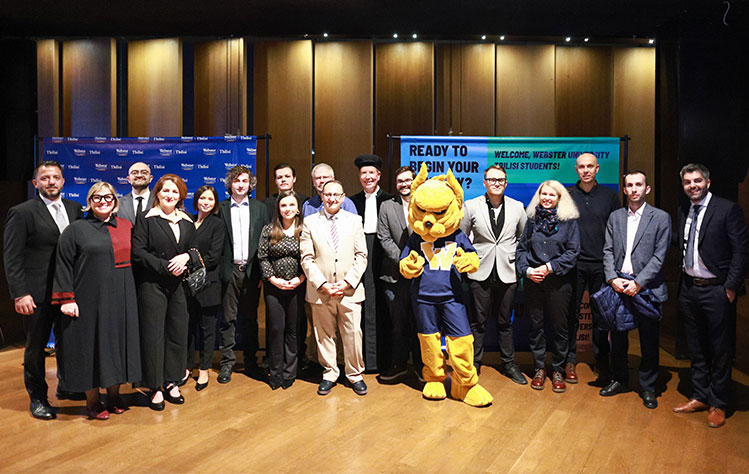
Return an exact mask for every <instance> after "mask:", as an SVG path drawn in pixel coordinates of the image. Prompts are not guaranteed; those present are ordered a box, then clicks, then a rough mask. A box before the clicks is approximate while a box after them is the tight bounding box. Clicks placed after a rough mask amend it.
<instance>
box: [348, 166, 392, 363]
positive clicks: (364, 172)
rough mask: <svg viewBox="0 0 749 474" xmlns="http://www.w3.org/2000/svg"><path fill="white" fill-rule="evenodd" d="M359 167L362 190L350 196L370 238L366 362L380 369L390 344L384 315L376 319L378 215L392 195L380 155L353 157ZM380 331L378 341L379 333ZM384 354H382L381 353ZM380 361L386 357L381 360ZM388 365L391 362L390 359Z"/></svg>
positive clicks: (365, 311) (366, 279)
mask: <svg viewBox="0 0 749 474" xmlns="http://www.w3.org/2000/svg"><path fill="white" fill-rule="evenodd" d="M354 164H355V165H356V167H357V168H359V181H360V182H361V186H362V191H360V192H358V193H357V194H354V195H353V196H351V201H353V203H354V206H356V212H357V213H358V214H359V215H360V216H361V217H362V219H363V220H364V235H365V238H366V239H367V255H368V258H367V270H366V271H365V272H364V293H365V295H366V300H365V301H364V307H363V308H362V309H363V311H362V318H361V321H362V331H363V333H364V350H363V351H364V366H365V370H366V371H367V372H375V371H377V365H378V364H377V354H378V353H379V354H381V355H382V354H384V353H385V350H386V348H387V347H389V344H387V343H386V341H385V339H384V337H383V336H384V335H385V333H386V332H388V331H387V328H384V327H382V326H383V322H384V321H383V320H382V319H381V320H380V321H379V324H378V320H377V301H378V299H380V296H381V295H382V289H381V287H380V282H379V278H378V277H379V273H380V272H379V262H381V261H382V256H383V252H382V246H381V245H380V241H379V240H378V239H377V216H378V215H379V213H380V205H382V203H383V202H384V201H387V200H388V199H392V198H393V195H392V194H390V193H387V192H385V191H383V190H382V189H380V177H381V176H382V173H381V172H380V169H381V168H382V159H381V158H380V157H379V156H377V155H359V156H357V157H356V159H355V160H354ZM378 332H379V334H380V340H379V341H378V338H377V334H378ZM381 357H382V356H381ZM380 362H381V364H383V363H386V362H387V361H380ZM387 365H390V364H389V362H387Z"/></svg>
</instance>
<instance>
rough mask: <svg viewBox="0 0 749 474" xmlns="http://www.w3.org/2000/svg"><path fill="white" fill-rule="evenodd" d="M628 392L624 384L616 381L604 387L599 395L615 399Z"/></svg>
mask: <svg viewBox="0 0 749 474" xmlns="http://www.w3.org/2000/svg"><path fill="white" fill-rule="evenodd" d="M626 390H627V388H626V387H625V386H624V385H623V384H621V383H619V382H616V381H614V382H611V383H610V384H608V385H606V386H605V387H603V388H602V389H601V391H600V392H598V394H599V395H600V396H602V397H613V396H614V395H617V394H619V393H622V392H624V391H626Z"/></svg>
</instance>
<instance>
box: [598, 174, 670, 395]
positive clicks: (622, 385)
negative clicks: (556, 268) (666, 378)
mask: <svg viewBox="0 0 749 474" xmlns="http://www.w3.org/2000/svg"><path fill="white" fill-rule="evenodd" d="M624 194H625V195H626V196H627V206H626V207H625V208H621V209H617V210H616V211H614V212H612V213H611V215H610V216H609V219H608V222H607V224H606V241H605V244H604V246H603V270H604V275H605V277H606V282H607V283H608V284H609V285H611V287H612V288H613V289H614V291H616V292H618V293H622V294H624V295H627V296H635V295H636V294H637V293H639V292H640V291H642V290H643V289H645V290H650V291H651V292H652V293H653V297H654V299H655V300H656V301H657V302H658V303H663V302H665V301H666V298H667V297H668V294H667V292H666V282H665V280H664V278H663V262H665V260H666V252H667V251H668V246H669V245H670V243H671V216H669V215H668V214H667V213H666V212H664V211H662V210H660V209H657V208H655V207H653V206H650V205H648V204H647V203H646V202H645V198H646V196H647V195H648V194H650V186H649V185H648V178H647V176H646V175H645V173H644V172H643V171H640V170H630V171H628V172H627V174H625V175H624ZM622 274H627V275H630V276H632V277H634V279H627V278H624V277H623V276H622ZM658 309H659V310H660V305H658ZM635 317H636V318H637V327H638V330H639V331H638V332H639V334H640V351H641V353H642V362H641V363H640V387H641V388H642V402H643V404H644V405H645V406H646V407H647V408H651V409H653V408H656V407H657V406H658V401H657V399H656V394H655V382H656V379H657V378H658V364H659V353H658V350H659V348H658V339H659V336H660V327H659V321H658V320H656V319H653V318H650V317H647V316H640V315H639V314H637V315H635ZM611 343H612V344H611V361H612V365H613V381H612V382H611V383H610V384H608V385H607V386H606V387H604V388H602V389H601V391H600V392H599V393H600V395H601V396H604V397H610V396H613V395H616V394H618V393H621V392H623V391H625V390H626V389H627V387H628V386H629V369H628V367H627V351H628V349H629V335H628V333H627V331H611Z"/></svg>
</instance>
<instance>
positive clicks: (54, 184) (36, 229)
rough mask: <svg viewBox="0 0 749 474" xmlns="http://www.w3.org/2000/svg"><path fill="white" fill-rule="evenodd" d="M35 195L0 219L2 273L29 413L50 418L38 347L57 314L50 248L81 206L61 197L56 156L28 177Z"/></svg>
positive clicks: (78, 215)
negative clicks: (18, 333)
mask: <svg viewBox="0 0 749 474" xmlns="http://www.w3.org/2000/svg"><path fill="white" fill-rule="evenodd" d="M31 182H32V183H33V185H34V187H35V188H36V189H37V191H39V196H38V197H36V198H34V199H31V200H29V201H26V202H24V203H21V204H19V205H17V206H15V207H13V208H11V209H10V211H8V219H7V221H6V223H5V234H4V255H5V275H6V278H7V279H8V286H9V288H10V296H11V298H13V299H14V302H15V309H16V312H17V313H18V314H21V315H23V325H24V331H25V333H26V350H25V352H24V356H23V366H24V370H23V376H24V383H25V385H26V391H27V392H28V393H29V397H30V398H31V414H32V415H33V416H34V417H35V418H39V419H42V420H51V419H53V418H56V415H55V410H54V408H52V407H51V406H50V404H49V402H48V400H47V388H48V387H47V382H46V381H45V379H44V377H45V373H46V370H45V367H44V358H45V353H44V348H45V346H46V344H47V341H48V340H49V334H50V331H51V330H52V327H53V326H54V324H55V322H56V321H57V319H58V318H59V316H60V313H59V311H60V309H59V306H52V305H51V304H50V297H51V293H52V280H53V279H54V275H55V250H56V248H57V240H58V238H59V237H60V233H61V232H62V231H63V230H64V229H65V227H67V226H68V224H70V223H71V222H73V221H74V220H76V219H80V218H82V217H83V212H82V211H81V205H80V204H78V203H76V202H73V201H69V200H67V199H62V198H61V197H60V191H61V190H62V186H63V184H65V179H64V178H63V177H62V167H60V164H59V163H57V162H56V161H44V162H42V163H41V164H39V166H37V167H36V169H35V170H34V178H33V179H32V181H31Z"/></svg>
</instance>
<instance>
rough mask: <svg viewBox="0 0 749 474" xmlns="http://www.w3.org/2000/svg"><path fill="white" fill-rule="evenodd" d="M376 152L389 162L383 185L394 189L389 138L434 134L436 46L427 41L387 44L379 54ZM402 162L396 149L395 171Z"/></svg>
mask: <svg viewBox="0 0 749 474" xmlns="http://www.w3.org/2000/svg"><path fill="white" fill-rule="evenodd" d="M375 61H376V66H375V71H376V73H375V75H376V79H375V88H376V89H375V117H376V119H375V150H376V153H377V154H378V155H380V156H381V157H382V159H383V161H385V166H384V167H383V173H382V174H383V183H387V185H385V186H383V188H384V189H390V184H391V182H392V178H393V177H392V176H391V173H390V170H389V169H388V164H387V155H388V139H387V134H388V133H390V134H393V135H432V134H433V117H434V45H433V44H432V43H426V42H413V43H383V44H377V45H376V54H375ZM399 163H400V148H399V142H398V141H395V142H394V146H393V168H394V169H395V168H397V167H398V166H399Z"/></svg>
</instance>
